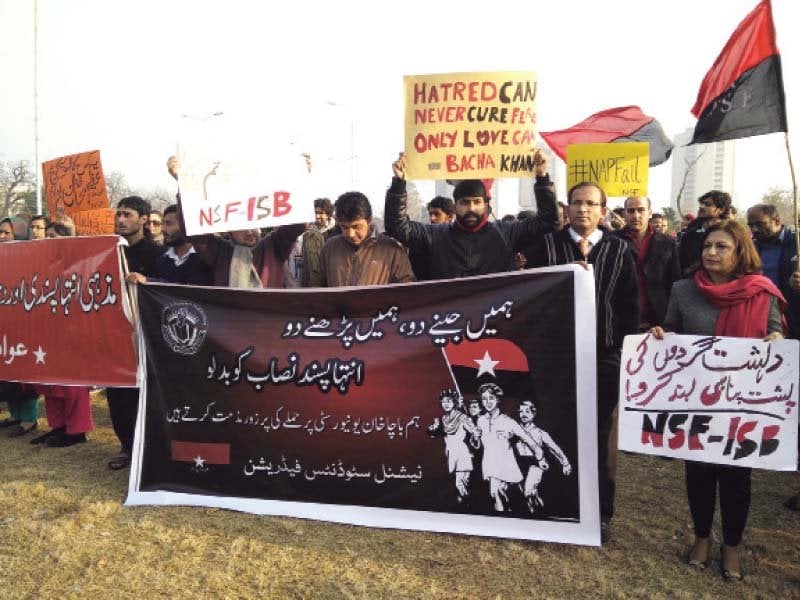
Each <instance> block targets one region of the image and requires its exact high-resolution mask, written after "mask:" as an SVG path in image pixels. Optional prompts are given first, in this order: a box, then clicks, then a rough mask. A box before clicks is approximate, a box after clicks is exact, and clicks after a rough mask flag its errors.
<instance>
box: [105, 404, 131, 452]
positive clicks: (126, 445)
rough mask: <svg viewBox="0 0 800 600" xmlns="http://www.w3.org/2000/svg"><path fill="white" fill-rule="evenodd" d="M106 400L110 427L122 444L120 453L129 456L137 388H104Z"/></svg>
mask: <svg viewBox="0 0 800 600" xmlns="http://www.w3.org/2000/svg"><path fill="white" fill-rule="evenodd" d="M106 398H107V399H108V411H109V413H110V414H111V425H112V427H114V433H116V434H117V437H118V438H119V441H120V444H122V451H123V452H127V453H128V454H131V452H132V450H133V432H134V430H135V429H136V415H137V413H138V412H139V388H106Z"/></svg>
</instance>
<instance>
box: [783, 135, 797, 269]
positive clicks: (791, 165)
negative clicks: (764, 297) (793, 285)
mask: <svg viewBox="0 0 800 600" xmlns="http://www.w3.org/2000/svg"><path fill="white" fill-rule="evenodd" d="M783 136H784V140H786V156H788V157H789V172H790V173H791V174H792V200H793V201H794V244H795V250H796V254H797V256H798V259H797V262H796V263H795V270H796V271H798V272H800V226H798V210H797V176H796V175H795V173H794V163H793V162H792V148H791V146H790V145H789V132H788V131H784V132H783Z"/></svg>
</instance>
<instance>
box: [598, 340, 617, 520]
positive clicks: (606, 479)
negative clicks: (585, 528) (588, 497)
mask: <svg viewBox="0 0 800 600" xmlns="http://www.w3.org/2000/svg"><path fill="white" fill-rule="evenodd" d="M619 363H620V355H619V353H618V352H614V351H600V350H598V354H597V474H598V483H599V488H600V520H601V521H603V522H605V523H608V522H610V521H611V518H612V517H613V516H614V494H615V492H616V488H617V485H616V475H617V473H616V471H617V469H616V464H617V443H616V438H615V437H614V439H612V435H614V436H615V434H616V428H615V427H614V425H615V417H616V413H615V412H614V411H615V409H616V407H617V401H618V399H619Z"/></svg>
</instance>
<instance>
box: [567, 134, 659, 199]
mask: <svg viewBox="0 0 800 600" xmlns="http://www.w3.org/2000/svg"><path fill="white" fill-rule="evenodd" d="M649 168H650V144H648V143H647V142H620V143H613V142H612V143H610V144H570V145H568V146H567V189H568V190H569V189H570V188H571V187H572V186H573V185H575V184H576V183H581V182H584V181H591V182H593V183H596V184H597V185H599V186H600V187H601V188H602V189H603V191H604V192H605V193H606V194H607V195H608V196H624V197H628V196H646V195H647V173H648V170H649Z"/></svg>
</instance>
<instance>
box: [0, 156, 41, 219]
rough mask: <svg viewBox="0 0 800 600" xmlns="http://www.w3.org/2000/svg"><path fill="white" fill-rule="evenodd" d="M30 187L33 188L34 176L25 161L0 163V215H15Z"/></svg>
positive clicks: (23, 203) (23, 202) (22, 204)
mask: <svg viewBox="0 0 800 600" xmlns="http://www.w3.org/2000/svg"><path fill="white" fill-rule="evenodd" d="M31 187H34V188H35V176H34V173H33V171H31V168H30V164H29V163H28V161H27V160H18V161H13V162H0V214H2V215H3V216H11V215H14V214H16V213H17V211H19V210H20V209H21V208H22V207H23V206H24V205H25V199H26V194H27V193H29V192H30V191H31Z"/></svg>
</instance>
